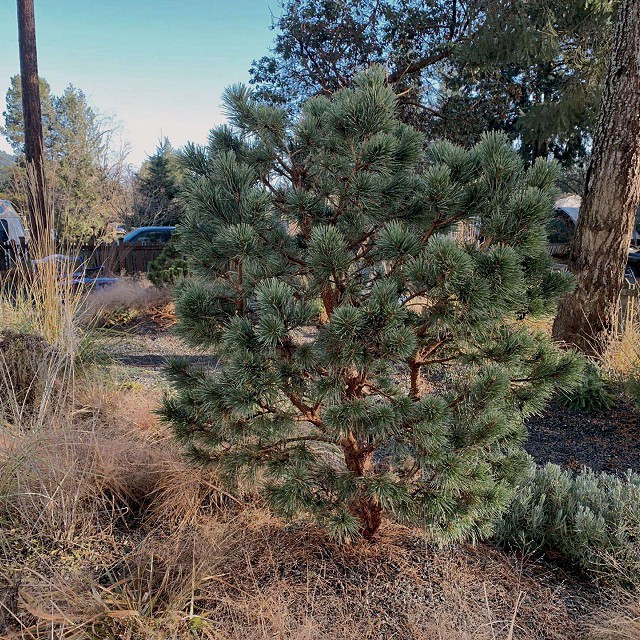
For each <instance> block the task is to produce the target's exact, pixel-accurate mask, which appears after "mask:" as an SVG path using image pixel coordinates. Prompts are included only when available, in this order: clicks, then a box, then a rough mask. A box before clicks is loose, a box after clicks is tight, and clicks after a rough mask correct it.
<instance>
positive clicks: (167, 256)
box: [147, 239, 189, 287]
mask: <svg viewBox="0 0 640 640" xmlns="http://www.w3.org/2000/svg"><path fill="white" fill-rule="evenodd" d="M188 272H189V268H188V265H187V262H186V260H185V259H184V258H183V257H182V254H181V253H180V251H179V250H178V247H177V243H176V240H174V239H171V240H169V242H168V243H167V245H166V247H165V248H164V249H163V250H162V252H161V253H160V255H159V256H158V257H157V258H156V259H155V260H154V261H153V262H152V263H151V264H150V265H149V273H148V274H147V277H148V278H149V280H150V281H151V282H152V283H153V284H155V285H156V287H170V286H173V285H174V284H175V283H176V282H177V281H178V280H180V278H184V277H185V276H186V275H187V273H188Z"/></svg>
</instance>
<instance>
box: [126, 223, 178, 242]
mask: <svg viewBox="0 0 640 640" xmlns="http://www.w3.org/2000/svg"><path fill="white" fill-rule="evenodd" d="M175 230H176V228H175V227H138V228H137V229H134V230H133V231H129V233H127V235H126V236H125V237H124V238H122V243H123V244H142V245H145V244H166V243H167V242H169V240H170V239H171V236H172V235H173V232H174V231H175Z"/></svg>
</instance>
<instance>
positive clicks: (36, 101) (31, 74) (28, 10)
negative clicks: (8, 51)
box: [18, 0, 51, 249]
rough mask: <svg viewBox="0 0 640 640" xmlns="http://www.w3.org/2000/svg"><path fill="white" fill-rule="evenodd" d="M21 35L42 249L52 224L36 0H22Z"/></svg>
mask: <svg viewBox="0 0 640 640" xmlns="http://www.w3.org/2000/svg"><path fill="white" fill-rule="evenodd" d="M18 37H19V42H20V78H21V84H22V113H23V118H24V152H25V157H26V161H27V194H28V201H29V217H30V226H31V238H32V240H34V241H35V246H36V247H37V248H38V249H44V244H45V242H46V240H47V239H48V236H49V233H50V226H51V225H50V221H49V219H48V218H49V212H48V210H47V206H46V198H45V175H44V140H43V133H42V107H41V104H40V79H39V76H38V54H37V48H36V21H35V14H34V8H33V0H18Z"/></svg>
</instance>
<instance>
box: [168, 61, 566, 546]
mask: <svg viewBox="0 0 640 640" xmlns="http://www.w3.org/2000/svg"><path fill="white" fill-rule="evenodd" d="M385 81H386V78H385V73H384V71H383V70H382V69H381V68H376V69H374V70H372V71H371V72H369V73H367V74H365V75H360V76H357V77H356V88H355V89H354V90H351V89H345V90H342V91H339V92H337V93H335V94H333V95H332V98H331V99H328V98H325V97H318V98H315V99H313V100H310V101H309V102H307V103H306V105H305V106H304V108H303V109H302V113H301V116H300V117H299V118H295V119H291V118H290V117H289V116H288V115H287V112H286V111H285V110H284V109H281V108H274V107H269V106H265V105H263V104H260V103H258V102H256V101H255V100H254V98H253V97H252V96H251V94H250V93H249V91H248V90H247V89H246V88H245V87H242V86H236V87H233V88H231V89H230V90H229V91H228V92H227V94H226V96H225V102H226V105H227V107H228V113H229V119H230V123H231V125H232V126H231V127H222V128H220V129H217V130H214V131H212V133H211V138H210V144H209V146H208V147H207V148H206V149H205V148H200V147H197V146H194V145H190V146H188V147H187V148H186V149H185V152H184V158H185V162H187V164H188V166H189V167H190V171H191V175H190V176H189V177H187V178H185V182H184V201H185V206H186V213H185V219H184V223H183V225H182V238H181V241H182V245H183V248H184V250H185V254H186V255H187V256H189V259H190V268H192V269H193V272H194V273H195V276H196V277H195V279H193V280H190V281H187V282H186V283H184V284H183V285H182V287H181V288H180V290H179V293H178V296H177V300H176V309H177V312H178V315H179V319H180V321H179V324H178V329H179V331H180V332H181V334H182V335H183V336H184V337H185V338H186V339H187V340H188V341H189V342H191V343H192V344H194V345H198V346H200V347H205V348H211V349H214V350H215V352H216V353H217V354H219V355H220V366H219V367H218V368H217V369H216V370H215V371H207V370H203V369H200V368H192V367H190V366H189V365H188V364H187V363H185V362H182V361H178V362H176V363H174V365H173V367H172V370H171V374H172V377H173V380H174V383H175V387H176V391H177V393H176V395H175V396H173V397H171V398H168V399H167V400H166V402H165V407H164V416H165V419H167V420H168V421H170V422H172V423H173V425H174V426H175V430H176V433H177V435H178V436H179V437H180V438H181V439H182V440H183V441H184V442H186V443H188V445H189V447H190V451H191V453H192V455H193V457H194V458H195V459H196V460H198V461H200V462H203V463H212V464H214V465H216V466H217V468H218V470H219V472H220V474H221V477H222V478H223V480H225V481H227V482H228V483H229V484H230V485H232V486H233V485H234V483H238V482H240V483H245V482H247V481H248V482H252V481H255V482H258V483H259V484H260V486H261V488H262V490H263V492H264V495H265V496H266V500H267V503H268V504H269V505H270V506H271V507H272V508H273V509H274V510H276V511H277V512H279V513H281V514H283V515H285V516H287V517H293V516H294V515H295V514H298V513H308V514H311V515H312V516H314V517H316V518H317V519H318V520H319V521H320V522H322V523H324V524H325V525H326V526H327V527H328V529H329V531H330V533H331V534H332V535H333V536H334V537H336V538H337V539H339V540H342V541H346V540H350V539H353V538H355V537H357V536H360V535H361V536H364V537H365V538H371V537H372V536H374V535H375V533H376V531H377V529H378V527H379V526H380V523H381V519H382V517H383V515H388V516H391V517H395V518H397V519H398V520H400V521H402V522H412V523H418V524H420V525H422V526H424V527H425V528H426V529H427V531H428V532H429V533H430V535H432V536H433V537H434V538H436V539H439V540H458V539H462V538H465V537H468V536H470V537H475V536H483V535H486V534H487V533H488V532H489V531H490V530H491V524H492V522H493V520H494V518H495V517H496V516H498V515H499V513H500V512H501V511H502V510H503V509H504V508H505V506H506V505H507V504H508V502H509V499H510V497H511V494H512V488H513V483H514V481H515V480H516V478H517V477H518V476H519V473H520V471H521V470H522V468H523V467H524V466H526V464H527V463H526V460H525V457H524V455H523V452H522V450H521V448H520V444H521V442H522V440H523V437H524V427H523V421H524V418H525V417H526V416H528V415H531V414H532V413H534V412H536V411H539V410H541V408H542V407H543V406H544V404H545V400H546V399H547V398H548V397H549V396H550V394H551V393H552V392H553V389H554V388H555V387H556V386H557V385H560V386H562V385H563V384H566V383H568V382H569V381H570V380H571V379H572V377H573V376H574V375H575V373H576V368H577V366H576V363H575V361H574V358H573V356H572V354H571V353H566V352H560V351H559V350H557V349H556V348H555V347H554V346H553V344H552V343H551V341H550V338H549V337H548V336H545V335H543V334H538V333H532V332H530V331H529V330H528V329H527V328H526V327H525V326H523V324H522V323H518V322H517V321H516V319H517V318H519V317H522V316H526V315H528V314H533V313H536V312H541V311H548V310H549V309H550V308H551V307H552V306H553V303H554V301H555V300H556V298H557V297H558V295H559V294H561V293H562V292H564V291H566V289H567V277H566V276H565V275H564V274H561V273H558V272H554V271H552V270H551V268H550V266H551V265H550V258H549V256H548V254H547V251H546V246H545V225H546V223H547V221H548V219H549V216H550V213H551V210H552V207H553V202H554V198H555V187H554V183H555V180H556V177H557V166H556V165H555V164H549V163H547V162H546V161H543V160H541V159H540V160H538V161H537V162H536V163H535V164H534V165H533V167H532V168H531V169H529V170H524V169H523V165H522V161H521V159H520V158H519V157H518V155H517V153H516V152H515V151H514V149H513V147H512V145H510V144H509V142H508V140H507V139H506V138H505V137H504V136H499V135H488V136H485V137H484V138H483V139H482V140H481V142H480V143H479V144H478V145H477V146H476V147H474V148H473V149H471V150H469V151H466V150H463V149H462V148H460V147H456V146H453V145H451V144H449V143H439V144H436V145H434V146H432V147H431V149H430V152H429V156H428V158H427V160H426V162H427V168H426V171H425V173H424V174H423V175H421V174H419V173H418V168H419V167H422V166H423V164H424V163H425V158H424V153H423V145H424V140H423V137H422V136H421V135H420V134H419V133H418V132H417V131H416V130H414V129H413V128H411V127H409V126H408V125H406V124H402V123H401V122H400V121H399V120H398V119H397V117H396V107H397V103H396V99H395V96H394V94H393V92H392V90H391V89H390V88H388V87H387V86H386V84H385ZM469 218H474V219H477V220H478V221H479V224H480V233H481V237H482V238H483V240H482V242H481V243H480V244H472V245H462V244H459V243H457V242H456V241H455V240H454V239H453V238H452V237H450V236H448V235H447V232H448V231H449V230H450V229H451V227H452V225H454V224H455V223H457V222H458V221H461V220H468V219H469ZM258 472H260V473H258Z"/></svg>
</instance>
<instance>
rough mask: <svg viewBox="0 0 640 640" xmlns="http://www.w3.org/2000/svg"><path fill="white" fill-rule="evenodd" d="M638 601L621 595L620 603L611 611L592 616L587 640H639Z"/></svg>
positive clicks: (639, 601)
mask: <svg viewBox="0 0 640 640" xmlns="http://www.w3.org/2000/svg"><path fill="white" fill-rule="evenodd" d="M639 639H640V600H638V597H637V596H635V597H630V596H629V595H628V594H622V595H621V598H620V603H619V604H618V606H617V607H614V608H613V610H605V611H602V612H598V613H597V614H595V615H594V622H593V623H592V624H591V633H590V635H589V640H639Z"/></svg>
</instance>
